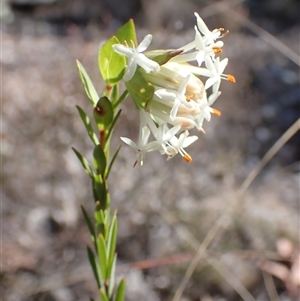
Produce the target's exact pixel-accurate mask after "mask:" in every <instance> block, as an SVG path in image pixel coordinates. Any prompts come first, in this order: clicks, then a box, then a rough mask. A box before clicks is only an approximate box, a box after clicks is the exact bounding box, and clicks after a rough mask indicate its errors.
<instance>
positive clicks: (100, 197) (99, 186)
mask: <svg viewBox="0 0 300 301" xmlns="http://www.w3.org/2000/svg"><path fill="white" fill-rule="evenodd" d="M93 193H94V199H95V201H96V202H97V201H99V204H100V207H101V209H105V208H106V198H107V191H106V184H105V182H103V181H102V178H101V175H94V178H93Z"/></svg>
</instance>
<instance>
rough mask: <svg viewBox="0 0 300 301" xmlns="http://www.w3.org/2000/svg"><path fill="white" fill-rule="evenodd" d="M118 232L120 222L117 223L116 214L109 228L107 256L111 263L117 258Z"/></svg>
mask: <svg viewBox="0 0 300 301" xmlns="http://www.w3.org/2000/svg"><path fill="white" fill-rule="evenodd" d="M117 232H118V222H117V217H116V212H115V213H114V216H113V218H112V222H111V224H110V227H109V233H108V240H107V256H108V260H109V262H111V261H112V260H113V258H114V256H115V251H116V243H117Z"/></svg>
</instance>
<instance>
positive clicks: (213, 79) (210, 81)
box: [204, 76, 221, 90]
mask: <svg viewBox="0 0 300 301" xmlns="http://www.w3.org/2000/svg"><path fill="white" fill-rule="evenodd" d="M218 81H219V82H220V81H221V80H220V77H219V76H214V77H210V78H209V79H208V80H207V81H206V82H205V86H204V89H205V90H207V89H208V88H210V87H211V86H212V85H214V84H215V83H216V82H218Z"/></svg>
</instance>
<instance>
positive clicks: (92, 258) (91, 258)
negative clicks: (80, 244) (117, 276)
mask: <svg viewBox="0 0 300 301" xmlns="http://www.w3.org/2000/svg"><path fill="white" fill-rule="evenodd" d="M87 253H88V259H89V262H90V265H91V267H92V270H93V273H94V276H95V279H96V282H97V285H98V288H100V287H101V286H102V285H103V281H102V283H101V282H100V279H99V275H98V269H97V265H96V261H95V256H94V253H93V251H92V250H91V249H90V247H87Z"/></svg>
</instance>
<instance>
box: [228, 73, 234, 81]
mask: <svg viewBox="0 0 300 301" xmlns="http://www.w3.org/2000/svg"><path fill="white" fill-rule="evenodd" d="M227 79H228V80H229V81H230V82H231V83H235V77H234V76H233V75H231V74H228V75H227Z"/></svg>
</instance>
